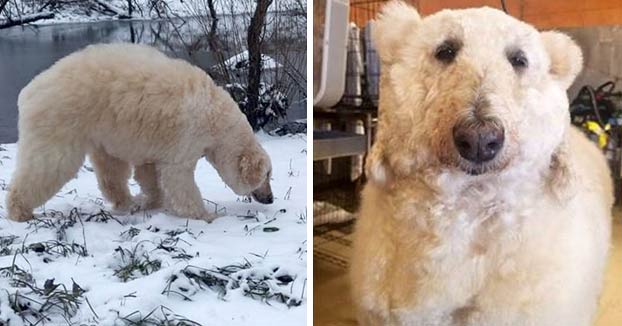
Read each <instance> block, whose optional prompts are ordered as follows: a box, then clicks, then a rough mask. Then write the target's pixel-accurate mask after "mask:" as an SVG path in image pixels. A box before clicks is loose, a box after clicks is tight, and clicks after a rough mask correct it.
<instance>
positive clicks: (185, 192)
mask: <svg viewBox="0 0 622 326" xmlns="http://www.w3.org/2000/svg"><path fill="white" fill-rule="evenodd" d="M195 166H196V162H194V163H193V164H163V165H158V171H159V173H160V181H161V184H162V189H163V190H164V202H165V205H166V207H167V208H168V209H170V210H171V211H172V213H174V214H175V215H179V216H182V217H189V218H196V219H202V220H207V221H211V220H213V219H214V218H215V217H216V216H215V214H209V213H208V212H207V210H206V209H205V206H204V205H203V198H202V197H201V192H200V191H199V188H198V187H197V185H196V183H195V181H194V168H195Z"/></svg>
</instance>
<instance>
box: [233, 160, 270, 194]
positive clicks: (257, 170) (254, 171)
mask: <svg viewBox="0 0 622 326" xmlns="http://www.w3.org/2000/svg"><path fill="white" fill-rule="evenodd" d="M264 164H266V162H265V158H264V156H263V155H260V154H259V153H255V152H253V151H244V152H243V153H242V155H240V164H239V167H240V180H241V181H242V182H243V183H244V184H245V185H248V186H251V187H253V188H256V186H258V185H259V184H261V183H262V182H263V181H264V180H265V178H266V176H265V175H264V173H263V171H264V170H265V169H264Z"/></svg>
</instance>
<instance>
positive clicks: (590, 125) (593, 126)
mask: <svg viewBox="0 0 622 326" xmlns="http://www.w3.org/2000/svg"><path fill="white" fill-rule="evenodd" d="M585 127H586V128H587V130H589V131H591V132H593V133H595V134H596V136H598V147H600V148H605V146H607V141H608V137H609V136H608V135H607V131H609V130H610V129H611V125H609V124H606V125H605V129H603V128H602V127H601V126H600V125H599V124H598V122H596V121H587V122H585Z"/></svg>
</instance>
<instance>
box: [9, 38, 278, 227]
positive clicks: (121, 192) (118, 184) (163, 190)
mask: <svg viewBox="0 0 622 326" xmlns="http://www.w3.org/2000/svg"><path fill="white" fill-rule="evenodd" d="M18 107H19V123H18V128H19V142H18V152H17V170H16V171H15V174H14V175H13V179H12V181H11V184H10V190H9V194H8V197H7V208H8V213H9V217H10V218H11V219H13V220H17V221H25V220H29V219H31V218H32V211H33V208H35V207H38V206H40V205H42V204H44V203H45V202H46V201H47V200H48V199H49V198H50V197H52V196H53V195H54V194H55V193H56V192H57V191H58V190H59V189H60V188H61V187H62V186H63V185H64V184H65V183H66V182H67V181H69V179H71V178H72V177H74V175H75V174H76V172H78V170H79V169H80V167H81V166H82V163H83V161H84V158H85V155H87V154H88V155H89V157H90V159H91V162H92V163H93V167H94V170H95V174H96V176H97V181H98V184H99V188H100V189H101V191H102V193H103V195H104V197H105V198H106V199H107V200H108V201H110V202H111V204H112V205H113V208H114V209H115V210H117V211H124V210H128V209H130V208H131V207H133V206H134V205H140V207H141V208H143V209H154V208H159V207H164V208H167V209H169V210H170V211H171V212H172V213H174V214H176V215H179V216H183V217H190V218H198V219H204V220H208V221H209V220H212V219H213V218H214V217H215V215H214V214H211V213H209V212H207V210H206V209H205V207H204V204H203V200H202V198H201V194H200V192H199V189H198V188H197V185H196V184H195V181H194V170H195V166H196V164H197V161H198V160H199V159H200V158H201V157H202V156H205V157H206V159H207V160H208V161H209V162H210V163H211V164H212V165H213V166H214V167H215V168H216V170H217V171H218V173H219V175H220V176H221V178H222V179H223V181H224V182H225V183H226V184H227V185H228V186H229V187H230V188H231V189H232V190H233V191H234V192H235V193H237V194H239V195H252V196H253V197H254V198H255V199H256V200H257V201H259V202H262V203H271V202H272V200H273V199H272V198H273V197H272V191H271V188H270V175H271V172H272V171H271V163H270V158H269V157H268V155H267V153H266V152H265V151H264V149H263V148H262V147H261V146H260V145H259V143H258V142H257V140H256V139H255V136H254V134H253V131H252V129H251V127H250V125H249V123H248V121H247V119H246V118H245V116H244V115H243V114H242V112H241V111H240V109H239V108H238V105H237V104H236V103H235V102H234V101H233V99H232V98H231V97H230V96H229V94H228V93H227V92H226V91H225V90H224V89H222V88H220V87H218V86H216V85H215V84H214V82H213V81H212V79H211V78H210V77H209V76H208V75H207V74H206V73H205V72H203V71H202V70H201V69H199V68H197V67H195V66H192V65H190V64H188V63H186V62H184V61H182V60H176V59H171V58H169V57H167V56H166V55H164V54H162V53H161V52H159V51H157V50H155V49H153V48H150V47H147V46H140V45H132V44H108V45H95V46H89V47H87V48H86V49H84V50H81V51H79V52H76V53H74V54H71V55H69V56H67V57H65V58H63V59H61V60H60V61H58V62H57V63H56V64H54V65H53V66H52V67H51V68H49V69H48V70H46V71H44V72H43V73H41V74H40V75H38V76H37V77H35V78H34V79H33V80H32V81H31V82H30V84H28V85H27V86H26V87H25V88H24V89H23V90H22V91H21V93H20V95H19V99H18ZM132 167H133V168H134V178H135V179H136V181H137V182H138V184H139V185H140V187H141V190H142V196H138V197H137V198H138V199H139V200H138V202H135V201H134V200H133V198H132V197H131V196H130V191H129V189H128V178H129V177H130V174H131V168H132Z"/></svg>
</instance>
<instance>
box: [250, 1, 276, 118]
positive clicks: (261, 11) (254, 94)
mask: <svg viewBox="0 0 622 326" xmlns="http://www.w3.org/2000/svg"><path fill="white" fill-rule="evenodd" d="M271 4H272V0H257V7H256V8H255V12H254V13H253V18H251V23H250V26H249V27H248V34H247V37H246V42H247V44H248V87H247V88H246V93H247V97H248V102H247V114H248V118H249V120H252V121H254V120H255V119H256V118H257V116H258V115H259V114H263V113H260V112H257V111H258V110H257V109H258V106H259V87H260V83H261V66H262V61H261V46H262V44H263V36H262V35H261V34H262V31H263V29H264V26H265V21H266V13H267V12H268V7H270V5H271Z"/></svg>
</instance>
